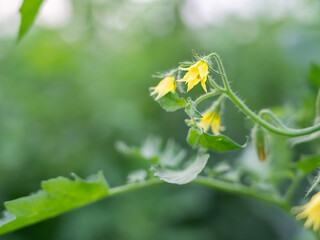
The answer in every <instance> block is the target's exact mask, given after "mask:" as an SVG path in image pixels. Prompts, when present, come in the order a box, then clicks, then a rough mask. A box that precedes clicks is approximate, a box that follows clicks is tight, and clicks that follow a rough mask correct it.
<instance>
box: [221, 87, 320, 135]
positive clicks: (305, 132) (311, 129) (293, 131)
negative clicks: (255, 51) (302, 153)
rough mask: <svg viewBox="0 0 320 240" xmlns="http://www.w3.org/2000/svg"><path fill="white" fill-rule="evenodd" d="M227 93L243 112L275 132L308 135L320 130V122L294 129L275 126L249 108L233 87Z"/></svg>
mask: <svg viewBox="0 0 320 240" xmlns="http://www.w3.org/2000/svg"><path fill="white" fill-rule="evenodd" d="M226 94H227V96H228V97H229V99H230V100H231V101H232V102H233V103H234V104H236V105H237V106H238V107H239V108H240V110H241V111H242V112H243V113H245V114H246V115H247V116H248V117H250V118H251V119H252V120H253V121H255V122H256V123H258V124H259V125H260V126H262V127H264V128H265V129H267V130H269V131H270V132H273V133H275V134H278V135H283V136H288V137H298V136H304V135H308V134H311V133H314V132H316V131H319V130H320V124H317V125H314V126H311V127H307V128H302V129H292V128H286V129H279V128H277V127H275V126H273V125H272V124H270V123H268V122H267V121H265V120H263V119H261V118H260V117H259V116H258V115H257V114H255V113H254V112H253V111H251V109H249V108H248V107H247V105H245V104H244V102H242V100H241V99H240V98H239V97H237V96H236V95H235V94H234V93H233V92H232V90H231V89H230V90H229V91H228V92H227V93H226Z"/></svg>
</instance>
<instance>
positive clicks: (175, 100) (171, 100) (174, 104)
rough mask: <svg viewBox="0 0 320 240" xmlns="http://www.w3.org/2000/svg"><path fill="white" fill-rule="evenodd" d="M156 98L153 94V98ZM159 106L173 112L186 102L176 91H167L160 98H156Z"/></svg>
mask: <svg viewBox="0 0 320 240" xmlns="http://www.w3.org/2000/svg"><path fill="white" fill-rule="evenodd" d="M155 98H156V95H154V96H153V99H155ZM157 102H158V103H159V104H160V106H161V107H162V108H163V109H164V110H166V111H167V112H174V111H177V110H178V109H180V108H184V107H185V106H186V104H187V102H186V100H185V99H184V98H180V97H179V96H178V94H177V93H175V92H174V93H172V92H169V93H167V94H166V95H164V96H163V97H162V98H160V99H159V100H157Z"/></svg>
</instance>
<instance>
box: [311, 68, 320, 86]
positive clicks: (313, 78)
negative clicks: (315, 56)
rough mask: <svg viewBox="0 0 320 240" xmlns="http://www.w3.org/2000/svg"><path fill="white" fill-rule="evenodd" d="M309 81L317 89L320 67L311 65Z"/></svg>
mask: <svg viewBox="0 0 320 240" xmlns="http://www.w3.org/2000/svg"><path fill="white" fill-rule="evenodd" d="M310 81H311V82H312V83H313V84H314V85H315V86H317V87H320V67H318V66H317V65H314V64H312V66H311V71H310Z"/></svg>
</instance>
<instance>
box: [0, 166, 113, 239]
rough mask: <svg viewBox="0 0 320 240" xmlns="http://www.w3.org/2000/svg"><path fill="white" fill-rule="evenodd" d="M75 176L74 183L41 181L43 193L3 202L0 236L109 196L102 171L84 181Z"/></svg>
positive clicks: (62, 180)
mask: <svg viewBox="0 0 320 240" xmlns="http://www.w3.org/2000/svg"><path fill="white" fill-rule="evenodd" d="M74 177H75V180H74V181H72V180H70V179H68V178H65V177H57V178H53V179H50V180H47V181H43V182H42V189H43V190H40V191H38V192H37V193H35V194H32V195H30V196H27V197H22V198H18V199H16V200H12V201H8V202H5V207H6V209H7V210H6V211H5V212H4V217H3V218H2V219H0V235H1V234H4V233H7V232H10V231H13V230H16V229H19V228H22V227H25V226H28V225H31V224H34V223H36V222H39V221H42V220H44V219H48V218H51V217H54V216H56V215H58V214H61V213H63V212H66V211H68V210H71V209H73V208H77V207H80V206H83V205H85V204H88V203H91V202H93V201H95V200H97V199H99V198H101V197H105V196H107V195H108V193H109V187H108V184H107V182H106V180H105V178H104V177H103V174H102V173H101V172H99V173H98V174H95V175H92V176H91V177H89V178H88V179H87V180H83V179H81V178H79V177H78V176H75V175H74Z"/></svg>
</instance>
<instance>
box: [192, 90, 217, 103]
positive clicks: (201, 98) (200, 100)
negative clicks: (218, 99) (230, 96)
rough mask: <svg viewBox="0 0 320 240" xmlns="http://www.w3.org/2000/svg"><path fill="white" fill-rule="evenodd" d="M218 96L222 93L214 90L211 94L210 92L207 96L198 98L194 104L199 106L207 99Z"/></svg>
mask: <svg viewBox="0 0 320 240" xmlns="http://www.w3.org/2000/svg"><path fill="white" fill-rule="evenodd" d="M218 94H220V92H218V91H217V90H213V91H211V92H208V93H206V94H204V95H202V96H200V97H198V98H197V99H196V100H195V101H194V103H195V105H198V104H199V103H200V102H202V101H203V100H205V99H207V98H210V97H213V96H216V95H218Z"/></svg>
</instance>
